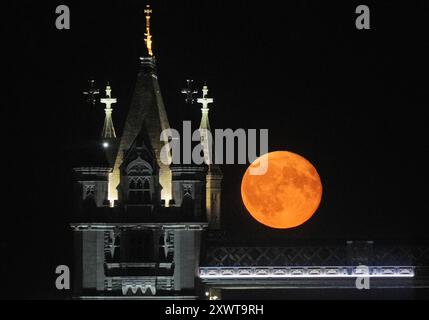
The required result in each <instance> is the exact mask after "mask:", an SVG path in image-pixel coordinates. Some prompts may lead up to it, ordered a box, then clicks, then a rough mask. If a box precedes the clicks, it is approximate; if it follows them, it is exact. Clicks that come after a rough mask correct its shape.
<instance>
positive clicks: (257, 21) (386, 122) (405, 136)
mask: <svg viewBox="0 0 429 320" xmlns="http://www.w3.org/2000/svg"><path fill="white" fill-rule="evenodd" d="M231 2H232V1H210V2H209V1H194V2H192V1H162V0H161V1H152V6H153V10H154V14H153V19H152V22H153V24H152V31H153V34H154V51H155V55H156V56H157V61H158V74H159V81H160V85H161V90H162V93H163V96H164V101H165V104H166V108H167V112H168V114H169V118H170V122H171V123H173V124H175V123H177V122H178V121H179V120H180V119H178V115H179V114H180V108H183V103H182V101H183V96H182V95H181V94H180V89H181V88H182V87H183V86H184V85H185V79H187V78H189V77H191V78H192V79H195V81H196V82H197V84H198V86H201V85H202V83H203V82H204V81H207V83H208V85H209V88H210V94H211V95H212V96H213V97H214V99H215V104H214V105H213V108H212V109H211V110H212V111H211V114H210V116H211V124H212V127H217V128H232V129H236V128H246V129H247V128H256V129H258V128H268V129H269V130H270V136H269V139H270V150H271V151H274V150H290V151H293V152H296V153H299V154H301V155H303V156H304V157H306V158H307V159H308V160H310V161H311V162H312V163H313V164H314V166H315V167H316V168H317V170H318V172H319V174H320V176H321V178H322V183H323V187H324V195H323V199H322V204H321V207H320V209H319V210H318V212H317V213H316V214H315V215H314V217H313V218H312V219H311V220H309V221H308V222H307V223H306V224H304V225H303V226H301V227H299V228H296V229H293V230H287V231H284V230H283V231H279V230H272V229H268V228H265V227H263V226H261V225H259V224H258V223H257V222H255V221H254V220H253V219H252V218H250V217H249V216H248V214H247V213H246V211H245V209H244V207H243V205H242V203H241V198H240V182H241V176H242V174H243V173H244V171H245V169H246V166H238V165H237V166H229V167H225V168H224V173H225V178H224V190H225V192H224V194H223V217H224V223H225V225H226V227H227V229H228V230H231V231H236V233H237V234H238V235H239V236H240V237H242V239H243V241H244V242H246V241H250V239H249V238H250V237H249V235H252V240H254V241H255V242H259V243H267V244H269V243H274V242H281V243H287V242H288V241H290V240H292V239H293V240H301V239H304V240H305V239H312V240H313V241H315V240H316V239H406V240H410V239H420V238H426V237H427V233H428V222H429V218H428V214H427V204H426V203H427V198H428V197H427V190H428V188H427V186H426V185H427V183H428V182H427V181H428V172H427V164H428V157H427V154H426V151H427V147H428V143H427V134H426V130H427V119H428V111H427V110H428V105H429V89H428V88H429V82H428V80H427V79H428V71H429V61H428V57H429V4H427V2H425V1H407V2H406V4H405V3H404V2H399V1H398V2H395V1H377V5H375V4H371V3H368V5H369V6H370V9H371V30H366V31H358V30H357V29H356V28H355V23H354V20H355V17H356V14H355V13H354V10H355V8H356V6H357V5H358V4H362V3H361V1H338V2H329V3H326V1H286V2H284V3H283V2H279V1H264V2H263V3H253V2H250V1H233V4H232V3H231ZM59 4H63V2H56V1H51V2H49V1H48V2H44V4H43V5H41V4H40V3H37V4H36V3H35V2H20V4H14V5H11V6H9V8H8V10H6V11H5V12H7V13H9V14H10V17H9V19H8V20H7V21H6V23H5V27H6V33H5V37H6V40H7V42H6V43H7V45H5V46H4V51H5V52H6V54H7V59H5V62H6V65H5V70H6V75H7V76H8V81H7V83H8V86H7V87H6V88H7V91H6V93H7V98H10V99H6V101H7V102H8V103H7V104H6V105H4V107H3V108H2V111H1V115H2V119H3V125H2V136H3V138H4V141H5V145H4V146H3V152H4V153H3V157H2V160H3V161H4V162H5V163H4V166H3V168H4V169H5V171H6V174H5V175H4V180H3V182H4V183H3V184H4V186H5V187H6V189H7V192H6V194H5V195H6V196H5V201H6V202H7V203H8V204H10V205H11V208H10V209H8V210H7V213H5V216H6V217H5V218H4V220H3V221H4V228H6V229H7V232H6V233H5V234H4V235H3V236H2V246H3V248H4V249H5V250H6V255H7V256H8V257H9V258H8V259H9V261H10V262H9V263H8V264H6V265H5V266H4V267H3V268H4V269H5V270H3V271H5V272H12V270H14V271H16V270H23V269H22V268H24V269H25V267H24V265H25V261H28V260H31V259H33V260H36V259H42V260H43V263H41V264H40V265H37V266H33V268H35V269H36V271H35V272H34V273H35V274H37V275H38V274H40V275H41V278H43V277H48V274H50V273H51V270H50V269H49V266H51V265H52V266H53V268H54V266H56V265H57V264H59V263H58V262H62V261H68V260H69V259H70V250H71V244H70V243H71V241H70V234H69V233H68V231H67V230H68V229H67V221H68V219H69V217H70V200H71V192H72V189H71V188H72V183H71V167H72V165H73V159H74V158H75V156H76V155H75V154H74V152H75V150H76V149H75V147H76V146H78V145H81V144H82V143H87V144H91V143H93V144H94V145H95V142H94V141H93V140H91V139H90V137H91V136H92V135H94V132H98V130H101V128H99V126H100V123H99V122H100V121H102V117H103V110H102V107H101V106H100V105H98V106H96V107H95V108H93V109H92V110H91V108H92V107H90V106H88V105H87V104H85V103H84V100H83V98H82V94H81V92H82V90H83V89H85V87H86V81H87V80H88V79H89V78H94V79H95V80H96V81H97V84H98V86H99V87H100V86H104V85H105V83H106V82H107V81H110V83H111V84H112V87H113V95H114V96H116V97H117V98H118V100H119V103H118V105H117V107H116V108H115V111H114V122H115V125H116V129H117V131H118V132H121V130H122V124H123V120H124V117H125V115H126V111H127V108H128V105H129V102H130V99H131V95H132V92H133V87H134V81H135V77H136V71H137V61H138V48H139V41H140V39H141V31H142V29H143V27H144V17H143V8H144V5H145V2H144V1H115V2H113V1H91V2H77V1H68V2H67V3H65V2H64V4H67V5H69V6H70V10H71V30H65V31H59V30H56V29H55V24H54V22H55V18H56V15H55V7H56V6H57V5H59ZM195 108H196V112H198V108H199V107H197V106H195ZM97 121H98V122H97ZM237 230H238V231H237ZM39 245H40V248H41V249H40V250H41V252H42V253H40V251H38V250H39ZM18 248H19V249H18ZM23 250H24V252H27V256H26V257H25V258H24V257H23V256H22V255H23V254H24V253H21V252H23ZM38 254H41V258H39V256H38ZM17 268H18V269H17ZM36 278H37V277H36ZM43 283H45V282H43ZM33 285H34V286H36V285H40V282H38V281H37V280H34V282H33ZM49 285H50V284H42V287H43V286H49ZM35 292H36V291H35Z"/></svg>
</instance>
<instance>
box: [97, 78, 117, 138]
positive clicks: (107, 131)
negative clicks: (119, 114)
mask: <svg viewBox="0 0 429 320" xmlns="http://www.w3.org/2000/svg"><path fill="white" fill-rule="evenodd" d="M111 92H112V89H111V87H110V85H109V84H107V86H106V97H105V98H102V99H100V102H101V103H104V104H105V105H106V108H105V109H104V111H105V113H106V116H105V118H104V126H103V131H102V133H101V137H102V138H103V139H112V138H116V133H115V128H114V126H113V120H112V111H113V109H112V104H114V103H116V101H117V100H116V98H112V96H111Z"/></svg>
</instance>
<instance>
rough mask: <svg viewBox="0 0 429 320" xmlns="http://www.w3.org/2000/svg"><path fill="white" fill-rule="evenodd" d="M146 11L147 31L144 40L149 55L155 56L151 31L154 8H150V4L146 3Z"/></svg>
mask: <svg viewBox="0 0 429 320" xmlns="http://www.w3.org/2000/svg"><path fill="white" fill-rule="evenodd" d="M144 13H145V15H146V32H145V34H144V35H145V38H144V42H145V44H146V48H147V51H148V54H149V56H151V57H152V56H153V52H152V34H151V33H150V15H151V13H152V9H151V8H150V5H146V9H145V10H144Z"/></svg>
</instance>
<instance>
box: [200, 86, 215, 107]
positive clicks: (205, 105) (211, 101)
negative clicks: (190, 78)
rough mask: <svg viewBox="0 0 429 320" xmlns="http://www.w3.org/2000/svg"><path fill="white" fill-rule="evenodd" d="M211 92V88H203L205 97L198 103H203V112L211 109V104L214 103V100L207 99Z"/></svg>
mask: <svg viewBox="0 0 429 320" xmlns="http://www.w3.org/2000/svg"><path fill="white" fill-rule="evenodd" d="M208 92H209V88H208V87H207V85H204V86H203V97H202V98H199V99H198V100H197V102H198V103H201V104H202V105H203V107H202V109H201V110H203V111H204V110H208V109H209V103H213V98H207V94H208Z"/></svg>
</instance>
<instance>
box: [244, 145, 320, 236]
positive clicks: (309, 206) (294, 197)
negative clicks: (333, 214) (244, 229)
mask: <svg viewBox="0 0 429 320" xmlns="http://www.w3.org/2000/svg"><path fill="white" fill-rule="evenodd" d="M262 163H266V164H267V165H268V168H267V171H266V172H265V173H264V174H261V175H255V174H251V173H252V172H251V171H252V170H251V169H252V168H254V169H256V168H258V167H259V166H260V165H261V164H262ZM241 197H242V198H243V203H244V205H245V207H246V209H247V210H248V211H249V213H250V214H251V215H252V217H253V218H255V219H256V220H257V221H259V222H260V223H262V224H264V225H266V226H269V227H272V228H277V229H287V228H293V227H296V226H299V225H301V224H303V223H304V222H306V221H307V220H308V219H310V218H311V216H312V215H313V214H314V212H316V210H317V208H318V207H319V204H320V201H321V199H322V183H321V181H320V177H319V174H318V173H317V171H316V169H315V168H314V167H313V165H312V164H311V163H310V162H309V161H308V160H306V159H305V158H303V157H301V156H300V155H298V154H296V153H292V152H288V151H275V152H270V153H266V154H264V155H263V156H261V157H259V158H258V159H256V160H255V161H254V162H253V163H252V164H251V165H250V166H249V167H248V168H247V170H246V173H245V174H244V176H243V180H242V182H241Z"/></svg>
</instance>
